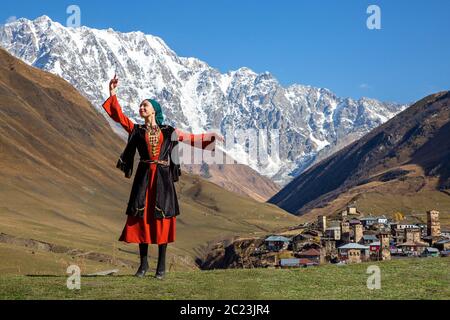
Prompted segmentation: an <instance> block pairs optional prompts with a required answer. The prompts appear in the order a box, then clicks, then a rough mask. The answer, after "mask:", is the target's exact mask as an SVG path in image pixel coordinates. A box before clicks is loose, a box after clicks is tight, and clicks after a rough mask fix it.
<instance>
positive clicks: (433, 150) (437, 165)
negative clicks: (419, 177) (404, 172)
mask: <svg viewBox="0 0 450 320" xmlns="http://www.w3.org/2000/svg"><path fill="white" fill-rule="evenodd" d="M412 159H413V160H411V161H410V162H409V164H416V165H419V166H420V167H421V168H423V170H424V172H425V174H426V175H427V176H439V182H438V187H439V189H441V190H444V189H450V119H449V122H447V123H446V124H445V125H443V126H442V127H441V128H440V129H439V130H438V131H437V132H436V134H435V135H434V136H433V138H432V139H429V140H428V141H427V142H426V143H425V144H424V145H423V146H422V147H421V148H420V149H418V150H417V151H416V152H415V153H414V154H413V156H412Z"/></svg>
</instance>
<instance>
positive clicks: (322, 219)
mask: <svg viewBox="0 0 450 320" xmlns="http://www.w3.org/2000/svg"><path fill="white" fill-rule="evenodd" d="M317 224H318V225H319V230H320V231H322V232H325V230H326V229H327V217H326V216H318V217H317Z"/></svg>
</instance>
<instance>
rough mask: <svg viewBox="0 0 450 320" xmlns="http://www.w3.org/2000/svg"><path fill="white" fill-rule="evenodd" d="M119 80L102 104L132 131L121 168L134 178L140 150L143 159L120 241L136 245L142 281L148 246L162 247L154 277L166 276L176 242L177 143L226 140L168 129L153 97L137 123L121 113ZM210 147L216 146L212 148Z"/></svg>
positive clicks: (142, 107)
mask: <svg viewBox="0 0 450 320" xmlns="http://www.w3.org/2000/svg"><path fill="white" fill-rule="evenodd" d="M117 86H118V78H117V77H116V76H114V79H112V80H111V81H110V83H109V91H110V97H109V98H108V99H107V100H106V101H105V102H104V103H103V108H104V109H105V111H106V112H107V113H108V115H109V116H110V117H111V118H112V119H113V120H114V121H116V122H118V123H119V124H121V126H122V127H123V128H124V129H125V130H126V131H127V132H128V143H127V146H126V148H125V150H124V151H123V153H122V154H121V156H120V158H119V160H118V163H117V167H118V168H119V169H121V170H122V171H123V172H124V173H125V177H127V178H131V175H132V172H133V163H134V155H135V152H136V149H137V150H138V152H139V155H140V161H139V165H138V167H137V169H136V174H135V178H134V181H133V186H132V188H131V194H130V198H129V202H128V206H127V211H126V214H127V215H128V218H127V222H126V224H125V227H124V229H123V232H122V235H121V236H120V238H119V241H124V242H127V243H138V244H139V254H140V266H139V269H138V270H137V272H136V274H135V276H137V277H143V276H145V274H146V272H147V271H148V269H149V265H148V245H149V244H157V245H158V263H157V268H156V274H155V277H156V278H158V279H162V278H163V277H164V275H165V264H166V263H165V258H166V249H167V244H168V243H171V242H174V241H175V233H176V232H175V226H176V216H177V215H179V213H180V212H179V206H178V199H177V195H176V192H175V186H174V182H176V181H178V178H179V176H180V175H181V170H180V165H179V160H178V157H177V150H176V147H177V144H178V142H179V141H180V142H184V143H188V144H190V145H191V146H194V147H195V146H196V147H200V148H203V149H205V148H207V147H208V150H213V149H214V146H215V145H214V144H215V140H216V139H219V140H220V141H223V138H222V136H220V135H218V134H216V133H202V134H191V133H186V132H183V131H181V130H179V129H175V128H173V127H171V126H169V125H164V124H163V121H164V115H163V112H162V109H161V106H160V105H159V103H158V102H156V101H155V100H153V99H146V100H144V101H142V103H141V105H140V106H139V115H140V116H141V117H142V118H143V119H144V120H145V124H143V125H140V124H136V123H133V122H132V121H131V120H130V119H129V118H128V117H127V116H125V115H124V114H123V113H122V108H121V106H120V104H119V102H118V100H117V95H116V89H117ZM210 144H212V146H210Z"/></svg>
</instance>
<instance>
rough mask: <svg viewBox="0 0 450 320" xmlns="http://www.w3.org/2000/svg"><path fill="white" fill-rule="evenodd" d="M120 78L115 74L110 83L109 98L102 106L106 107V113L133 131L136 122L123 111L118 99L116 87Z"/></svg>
mask: <svg viewBox="0 0 450 320" xmlns="http://www.w3.org/2000/svg"><path fill="white" fill-rule="evenodd" d="M118 81H119V80H118V79H117V78H116V76H114V79H112V80H111V82H110V83H109V91H110V96H109V98H108V99H107V100H106V101H105V102H104V103H103V105H102V107H103V109H105V111H106V113H107V114H108V115H109V116H110V117H111V118H112V119H113V120H114V121H115V122H117V123H120V125H122V127H123V128H124V129H125V130H126V131H127V132H128V133H131V132H132V131H133V127H134V123H133V122H132V121H131V120H130V119H129V118H128V117H127V116H126V115H124V114H123V112H122V107H121V106H120V104H119V100H117V95H116V88H117V83H118Z"/></svg>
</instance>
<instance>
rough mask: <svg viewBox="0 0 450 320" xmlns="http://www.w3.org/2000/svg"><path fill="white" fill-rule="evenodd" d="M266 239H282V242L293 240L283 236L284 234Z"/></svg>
mask: <svg viewBox="0 0 450 320" xmlns="http://www.w3.org/2000/svg"><path fill="white" fill-rule="evenodd" d="M265 241H282V242H290V241H291V240H290V239H288V238H286V237H283V236H270V237H268V238H266V240H265Z"/></svg>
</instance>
